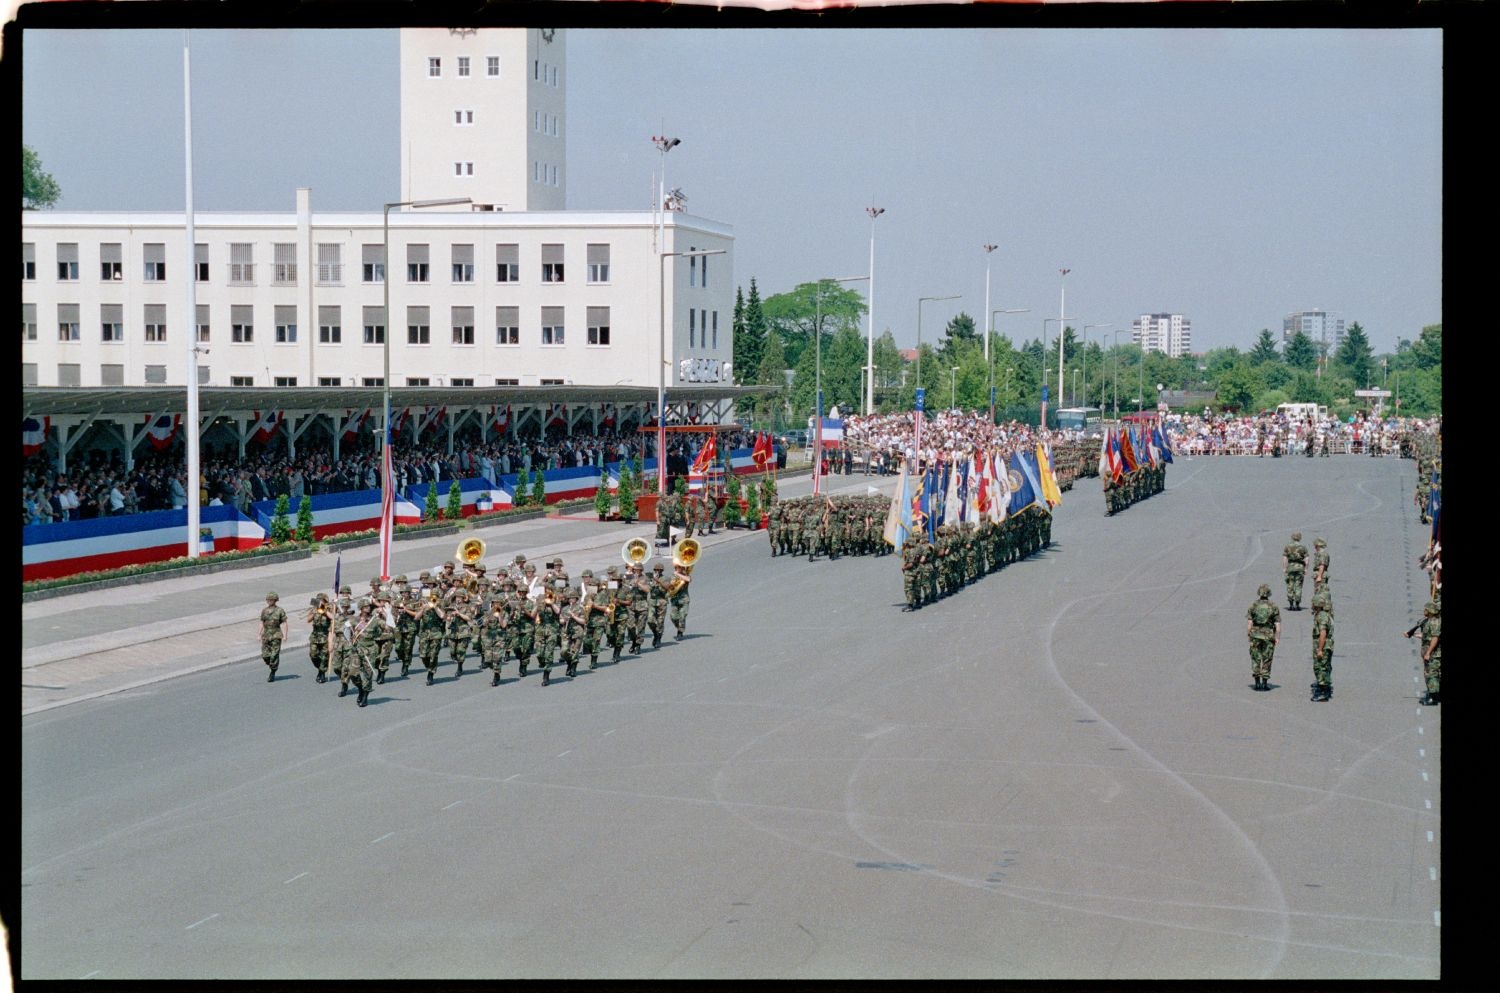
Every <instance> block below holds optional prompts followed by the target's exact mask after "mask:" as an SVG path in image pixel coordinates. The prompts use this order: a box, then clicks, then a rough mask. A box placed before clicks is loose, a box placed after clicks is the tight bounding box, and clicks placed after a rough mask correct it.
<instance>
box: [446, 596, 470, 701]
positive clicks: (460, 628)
mask: <svg viewBox="0 0 1500 993" xmlns="http://www.w3.org/2000/svg"><path fill="white" fill-rule="evenodd" d="M473 638H474V611H473V607H472V606H471V605H470V604H469V594H468V593H467V592H466V591H464V590H463V589H458V590H456V591H454V594H453V605H452V607H451V608H450V609H449V611H448V651H449V652H450V653H452V655H453V661H454V662H457V663H458V671H457V672H455V673H454V674H453V678H454V679H457V678H458V677H459V676H462V675H463V674H464V657H465V656H467V655H468V654H469V642H470V641H471V640H473Z"/></svg>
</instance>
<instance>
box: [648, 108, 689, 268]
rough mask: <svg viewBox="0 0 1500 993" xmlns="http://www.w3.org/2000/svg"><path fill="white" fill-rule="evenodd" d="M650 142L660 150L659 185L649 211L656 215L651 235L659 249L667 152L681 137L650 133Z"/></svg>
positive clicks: (663, 229) (662, 241)
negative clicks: (654, 227) (656, 221)
mask: <svg viewBox="0 0 1500 993" xmlns="http://www.w3.org/2000/svg"><path fill="white" fill-rule="evenodd" d="M651 144H653V145H655V146H656V148H657V151H659V152H661V175H660V179H661V185H660V186H658V187H657V190H656V203H655V204H653V205H652V210H651V213H652V214H654V215H656V216H657V218H658V223H657V227H656V230H655V231H652V232H651V234H652V237H654V238H655V239H656V250H657V251H661V249H662V248H663V247H664V244H665V239H666V236H667V232H666V224H667V217H666V210H667V153H668V152H670V151H671V150H672V149H674V148H676V147H677V146H678V145H680V144H682V139H681V138H668V137H666V136H665V135H659V134H658V135H652V136H651Z"/></svg>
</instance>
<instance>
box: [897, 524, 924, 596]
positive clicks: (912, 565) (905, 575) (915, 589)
mask: <svg viewBox="0 0 1500 993" xmlns="http://www.w3.org/2000/svg"><path fill="white" fill-rule="evenodd" d="M926 543H927V539H926V536H925V535H923V534H922V532H920V531H917V532H915V533H913V535H912V537H911V540H910V541H908V542H907V543H906V544H905V545H904V546H903V547H902V549H901V584H902V587H903V589H904V590H905V593H906V609H907V610H917V609H918V608H920V607H921V606H922V593H923V584H922V581H921V567H922V565H921V564H922V546H923V545H925V544H926Z"/></svg>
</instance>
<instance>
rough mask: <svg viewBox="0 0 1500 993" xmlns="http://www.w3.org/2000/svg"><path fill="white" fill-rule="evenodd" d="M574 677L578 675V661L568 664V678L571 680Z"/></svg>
mask: <svg viewBox="0 0 1500 993" xmlns="http://www.w3.org/2000/svg"><path fill="white" fill-rule="evenodd" d="M576 675H578V660H577V659H574V660H573V661H572V662H569V663H568V678H569V679H572V678H573V677H574V676H576Z"/></svg>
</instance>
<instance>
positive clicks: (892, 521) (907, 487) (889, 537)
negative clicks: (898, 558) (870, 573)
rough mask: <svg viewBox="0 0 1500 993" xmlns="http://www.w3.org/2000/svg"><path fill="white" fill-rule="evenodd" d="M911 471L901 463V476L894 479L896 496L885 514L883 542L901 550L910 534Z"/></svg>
mask: <svg viewBox="0 0 1500 993" xmlns="http://www.w3.org/2000/svg"><path fill="white" fill-rule="evenodd" d="M910 491H911V473H910V472H909V471H908V469H907V464H906V463H905V462H902V463H901V478H900V479H899V480H897V481H896V496H895V498H894V499H892V500H891V509H890V512H889V513H887V514H886V516H885V533H884V536H885V543H886V544H887V545H892V546H894V547H895V549H896V551H898V552H899V551H901V549H902V548H903V547H905V545H906V539H907V538H909V537H910V536H911V528H912V512H911V492H910Z"/></svg>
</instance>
